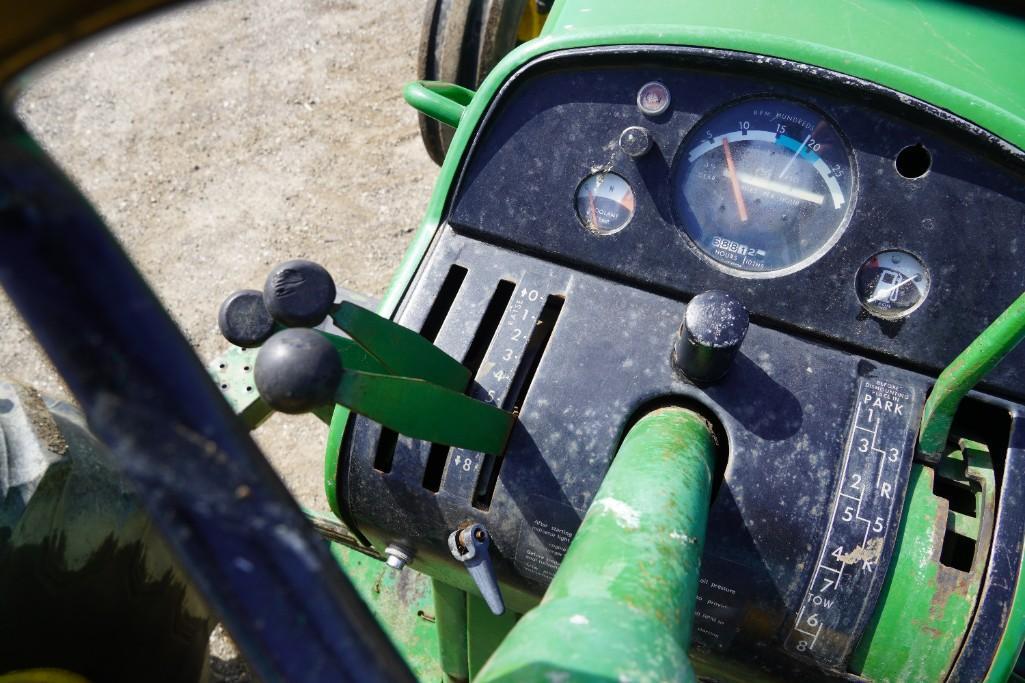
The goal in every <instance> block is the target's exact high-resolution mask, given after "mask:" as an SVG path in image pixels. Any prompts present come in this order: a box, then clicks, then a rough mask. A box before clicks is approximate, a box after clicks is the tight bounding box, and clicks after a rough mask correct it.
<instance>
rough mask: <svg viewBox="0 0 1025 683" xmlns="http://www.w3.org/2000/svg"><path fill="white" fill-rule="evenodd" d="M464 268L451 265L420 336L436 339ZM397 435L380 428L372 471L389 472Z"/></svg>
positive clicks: (450, 306)
mask: <svg viewBox="0 0 1025 683" xmlns="http://www.w3.org/2000/svg"><path fill="white" fill-rule="evenodd" d="M466 273H467V270H466V268H464V267H462V266H460V265H456V264H452V266H451V267H449V269H448V274H446V275H445V280H444V281H443V282H442V283H441V287H440V288H439V289H438V295H437V296H436V297H434V302H433V303H431V308H430V310H429V311H428V312H427V317H426V318H425V319H424V323H423V325H421V326H420V336H422V337H424V338H425V339H427V341H431V342H433V341H434V340H435V339H437V338H438V332H440V331H441V326H442V324H443V323H444V322H445V318H447V317H448V314H449V311H451V310H452V304H454V303H455V300H456V295H457V294H459V289H460V288H461V287H462V286H463V281H464V280H465V279H466ZM398 440H399V435H398V434H396V433H395V432H394V431H392V430H390V429H388V428H387V427H382V428H381V436H380V437H379V438H378V440H377V451H376V452H375V453H374V469H375V470H377V471H378V472H384V473H386V474H387V473H388V472H391V468H392V462H393V461H394V459H395V447H396V445H397V444H398ZM435 490H437V489H435Z"/></svg>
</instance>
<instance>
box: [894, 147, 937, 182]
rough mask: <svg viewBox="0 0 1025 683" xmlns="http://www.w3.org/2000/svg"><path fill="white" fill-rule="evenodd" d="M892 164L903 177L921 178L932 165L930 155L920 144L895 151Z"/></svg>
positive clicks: (910, 178)
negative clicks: (895, 155)
mask: <svg viewBox="0 0 1025 683" xmlns="http://www.w3.org/2000/svg"><path fill="white" fill-rule="evenodd" d="M894 166H896V167H897V173H899V174H901V176H903V177H904V178H908V179H909V180H914V179H915V178H921V177H922V176H924V175H925V174H926V173H928V172H929V167H930V166H932V155H931V154H929V150H927V149H926V148H925V147H924V146H923V145H922V144H916V145H909V146H907V147H905V148H904V149H902V150H901V151H900V152H898V153H897V158H896V159H895V160H894Z"/></svg>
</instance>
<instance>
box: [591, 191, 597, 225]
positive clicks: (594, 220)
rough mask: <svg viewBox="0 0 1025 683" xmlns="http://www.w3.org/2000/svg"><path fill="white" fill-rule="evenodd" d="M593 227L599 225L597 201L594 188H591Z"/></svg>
mask: <svg viewBox="0 0 1025 683" xmlns="http://www.w3.org/2000/svg"><path fill="white" fill-rule="evenodd" d="M591 227H592V228H597V227H598V206H597V204H596V203H595V197H594V190H591Z"/></svg>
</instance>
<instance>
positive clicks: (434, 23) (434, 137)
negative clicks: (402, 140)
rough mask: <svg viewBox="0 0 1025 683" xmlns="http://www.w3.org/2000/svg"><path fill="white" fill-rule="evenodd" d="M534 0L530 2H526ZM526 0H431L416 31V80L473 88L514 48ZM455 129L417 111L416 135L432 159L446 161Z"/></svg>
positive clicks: (440, 162)
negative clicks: (417, 127) (417, 35)
mask: <svg viewBox="0 0 1025 683" xmlns="http://www.w3.org/2000/svg"><path fill="white" fill-rule="evenodd" d="M529 1H533V0H529ZM527 2H528V0H429V1H428V3H427V14H426V16H425V17H424V25H423V32H422V33H421V35H420V50H419V55H418V60H417V78H418V79H419V80H424V81H445V82H447V83H455V84H457V85H461V86H463V87H464V88H468V89H470V90H476V89H477V88H478V87H479V86H480V84H481V83H482V82H483V81H484V78H485V77H486V76H487V75H488V74H489V73H491V69H493V68H494V66H495V65H496V64H497V63H498V61H499V60H500V59H502V57H504V56H505V55H506V54H507V53H508V52H509V51H510V50H512V49H513V48H514V47H516V31H517V29H518V28H519V25H520V18H521V17H522V16H523V12H524V9H525V8H526V6H527ZM453 132H454V131H453V129H452V128H450V127H449V126H446V125H444V124H442V123H441V122H439V121H435V120H434V119H432V118H430V117H429V116H426V115H425V114H420V137H421V138H422V139H423V143H424V148H425V149H426V150H427V154H428V155H429V156H430V157H431V159H432V160H433V161H434V163H436V164H438V165H439V166H440V165H441V164H442V162H444V161H445V154H446V153H447V152H448V147H449V144H451V142H452V134H453Z"/></svg>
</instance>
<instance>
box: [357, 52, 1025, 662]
mask: <svg viewBox="0 0 1025 683" xmlns="http://www.w3.org/2000/svg"><path fill="white" fill-rule="evenodd" d="M1021 163H1022V158H1021V156H1020V153H1019V152H1017V151H1016V150H1014V149H1012V148H1009V147H1007V146H1005V145H1002V144H1001V143H1000V142H999V141H998V140H996V139H995V138H994V137H993V136H991V135H989V134H987V133H986V132H985V131H983V130H981V129H978V128H976V127H974V126H972V125H971V124H969V123H967V122H965V121H963V120H960V119H956V118H955V117H953V116H951V115H950V114H948V113H945V112H942V111H939V110H936V109H935V108H932V107H930V106H929V105H927V104H925V103H922V102H919V101H917V100H913V99H910V98H908V97H905V96H902V95H898V94H897V93H894V92H891V91H889V90H887V89H885V88H882V87H880V86H877V85H873V84H871V83H868V82H864V81H858V80H856V79H852V78H850V77H846V76H841V75H838V74H835V73H832V72H827V71H823V70H820V69H814V68H810V67H807V66H805V65H800V64H794V63H789V62H785V61H782V60H774V59H768V58H764V57H756V56H753V55H750V54H739V53H730V52H722V51H715V50H704V49H686V48H655V47H644V48H640V47H637V48H609V49H582V50H571V51H567V52H563V53H556V54H553V55H550V56H547V57H543V58H541V59H539V60H536V61H534V62H532V63H530V64H528V65H527V66H525V67H524V68H522V69H521V70H520V71H519V72H517V73H516V74H515V75H514V76H513V77H512V78H510V79H509V80H508V81H507V82H506V83H505V85H504V86H503V88H502V89H501V91H500V92H499V94H498V96H497V97H496V98H495V100H494V102H492V103H491V105H490V109H489V112H488V114H487V115H486V117H485V118H484V120H483V122H482V124H481V126H480V128H479V130H478V131H477V132H476V135H475V137H474V139H473V141H472V144H471V145H470V146H469V147H468V150H467V152H466V154H465V157H464V159H463V161H462V166H461V170H460V172H459V175H458V176H457V178H458V180H457V184H456V186H455V189H454V191H453V193H452V195H451V196H450V198H449V202H448V205H447V209H446V214H445V221H444V223H443V225H442V226H441V228H440V229H439V230H438V232H437V234H436V235H435V238H434V241H433V243H432V245H431V247H430V249H429V250H428V252H427V255H426V257H425V259H424V261H423V263H422V265H421V267H420V269H419V271H418V273H417V275H416V277H415V278H414V280H413V281H412V283H411V285H410V287H409V288H408V290H407V291H406V294H405V295H404V297H403V299H402V301H401V303H400V306H399V308H398V311H397V313H396V315H395V319H396V320H397V321H398V322H400V323H401V324H402V325H404V326H406V327H408V328H412V329H414V330H417V331H419V332H420V333H421V334H422V335H423V336H425V337H426V338H427V339H429V340H430V341H432V342H433V343H434V344H436V345H437V346H438V347H440V348H441V349H443V350H444V351H446V352H447V353H448V354H449V355H451V356H452V357H453V358H456V359H458V360H460V361H462V362H463V364H464V365H465V366H466V367H467V368H468V369H469V370H470V371H471V372H472V373H473V375H474V378H475V379H474V381H473V382H472V385H471V389H470V394H471V395H472V396H473V397H474V398H477V399H480V400H482V401H486V402H490V403H493V404H495V405H497V406H499V407H502V408H504V409H506V410H509V411H512V412H514V413H516V414H517V415H518V423H517V425H516V426H515V428H514V430H513V433H512V436H511V438H510V441H509V443H508V446H507V448H506V450H505V452H504V453H503V454H501V455H497V456H496V455H488V454H484V453H481V452H473V451H471V450H467V449H458V448H450V447H448V446H444V445H439V444H432V443H428V442H425V441H419V440H416V439H411V438H408V437H405V436H402V435H399V434H396V433H395V432H394V431H391V430H389V429H387V428H384V427H382V426H381V425H380V424H378V423H376V422H374V421H372V420H370V419H367V418H364V417H359V416H353V418H352V419H350V420H349V423H348V427H347V429H346V432H345V436H344V440H343V443H342V447H341V448H342V453H343V457H342V458H341V459H340V462H341V463H344V464H343V465H342V467H340V470H339V472H338V501H339V505H340V508H341V510H342V512H343V515H344V517H346V518H347V521H348V523H349V524H350V525H351V526H352V527H353V528H355V529H358V530H359V532H360V533H361V534H363V535H364V536H365V537H366V538H367V539H369V540H370V541H372V542H373V543H374V545H377V546H380V547H384V546H386V545H389V544H397V545H399V546H401V547H404V548H408V549H409V550H410V551H411V552H413V553H415V554H416V557H417V558H418V561H420V562H421V563H422V565H423V566H431V565H434V566H437V567H443V566H444V565H446V564H447V565H449V566H451V564H452V561H451V557H449V556H448V553H447V547H446V538H447V537H448V535H449V532H450V531H451V530H452V529H455V528H458V527H460V525H465V524H466V523H467V522H470V521H472V522H479V523H481V524H484V525H485V526H486V527H487V529H488V530H489V532H490V534H491V543H492V546H491V547H492V551H491V552H492V559H493V560H494V565H495V569H496V572H497V575H498V579H499V582H500V583H501V585H502V586H503V588H504V590H505V591H506V599H507V602H508V603H509V604H510V605H511V606H512V607H513V609H515V610H517V611H520V610H522V609H526V608H527V607H529V606H530V605H531V604H532V603H533V601H536V599H537V598H539V597H540V596H541V595H542V594H543V592H544V589H545V587H546V586H547V585H548V582H549V581H550V580H551V578H552V576H553V575H554V572H555V570H556V569H557V568H558V566H559V563H560V560H561V559H562V557H563V555H564V553H565V552H566V549H567V548H568V546H569V544H570V541H571V540H572V539H573V536H574V533H575V531H576V529H577V527H578V526H579V524H580V522H581V520H582V518H583V516H584V514H585V513H586V512H587V510H588V508H589V507H590V506H591V505H592V503H594V497H595V493H596V491H597V490H598V487H599V485H600V484H601V482H602V479H603V477H604V476H605V473H606V471H607V470H608V468H609V466H610V463H611V461H612V459H613V457H614V456H615V454H616V451H617V447H618V445H619V443H620V440H621V439H622V437H623V435H624V434H625V433H626V432H627V430H628V429H629V427H630V425H631V423H632V421H633V420H635V419H636V417H637V416H638V415H640V414H641V413H643V412H644V411H645V410H646V409H648V408H650V407H654V406H659V405H670V404H685V405H689V406H697V407H699V409H700V410H701V411H703V412H704V413H705V414H706V415H707V416H708V418H709V419H710V421H711V422H712V423H714V424H715V425H716V433H717V436H718V442H719V450H720V462H721V464H722V468H721V471H720V472H719V473H718V475H717V477H718V481H719V484H718V489H717V494H716V495H715V497H714V499H713V503H712V507H711V510H710V516H709V523H708V536H707V539H708V540H707V542H706V545H705V551H704V555H703V559H702V564H701V575H702V579H701V584H700V588H699V594H698V610H697V615H696V622H695V633H694V639H695V641H696V643H697V646H698V648H699V649H702V650H704V651H706V652H708V653H712V654H711V655H710V656H717V655H719V654H724V653H726V655H727V656H728V657H729V658H731V659H734V660H741V661H744V660H746V661H749V662H752V663H755V664H757V665H758V666H759V667H760V668H762V669H763V670H768V671H774V672H776V673H777V674H778V675H780V676H782V677H784V678H789V679H791V680H794V679H797V678H800V677H801V676H802V675H803V674H802V672H804V671H806V669H807V667H814V668H815V669H816V670H819V671H827V672H831V673H832V674H835V675H837V676H843V675H846V673H847V672H854V673H858V672H859V671H861V670H862V668H863V667H865V666H871V662H869V664H868V665H866V664H865V662H866V659H868V658H869V654H866V652H864V651H860V650H857V647H858V643H859V640H860V639H861V638H862V636H863V635H864V634H865V633H866V630H867V629H874V628H877V627H878V620H880V619H884V620H885V618H886V617H885V615H884V616H880V615H879V614H877V613H876V608H877V605H878V604H879V596H880V593H881V591H883V588H884V584H885V583H886V581H890V582H894V581H896V582H898V583H899V582H900V581H908V580H913V579H910V578H909V576H908V575H901V574H899V573H896V574H895V572H894V570H891V571H889V572H888V571H887V567H889V566H890V564H891V561H892V560H893V558H894V557H895V554H894V546H895V543H897V542H898V538H899V536H900V529H901V517H902V511H903V510H904V509H905V505H910V504H911V503H912V502H914V501H911V500H909V496H910V495H919V496H925V497H926V498H927V499H928V500H930V501H932V500H939V501H941V503H940V504H938V505H936V506H934V509H933V512H934V515H935V520H936V529H938V531H936V533H938V534H939V536H938V538H937V539H936V541H935V543H934V545H935V548H934V550H935V553H934V554H935V557H933V558H931V561H932V562H933V564H934V565H935V566H936V567H937V571H939V572H940V573H941V574H943V575H944V576H946V577H947V578H948V579H949V580H950V581H955V582H959V583H958V585H959V586H960V588H959V589H958V590H959V591H961V593H960V594H959V596H960V597H959V599H964V600H965V601H967V602H971V603H972V604H975V603H974V601H975V600H976V598H977V597H978V593H979V587H980V585H981V584H982V582H983V580H984V579H985V581H986V583H987V584H989V582H992V581H993V580H994V578H995V577H994V576H993V575H992V572H994V571H997V570H996V569H995V568H994V567H993V565H992V564H989V565H987V557H988V552H989V546H990V544H991V543H992V545H993V546H994V547H995V546H996V545H997V544H998V542H1000V539H1004V540H1007V539H1015V538H1017V539H1020V538H1021V537H1022V534H1023V533H1025V528H1023V527H1022V524H1025V516H1019V517H1017V518H1013V517H1011V516H1009V515H1005V516H1004V517H1002V518H1001V520H995V517H994V515H995V512H994V511H995V509H996V501H997V493H998V491H999V490H1000V488H1001V487H1003V489H1004V490H1007V487H1008V486H1010V485H1011V482H1010V480H1011V479H1013V478H1019V477H1021V476H1022V474H1023V472H1021V471H1018V470H1014V471H1012V470H1011V469H1010V468H1004V466H1003V464H1002V463H1003V462H1004V453H1005V452H1006V451H1007V448H1008V443H1009V442H1010V441H1013V440H1015V439H1020V438H1021V436H1022V432H1023V430H1025V422H1023V420H1022V419H1020V418H1019V417H1018V415H1019V414H1020V413H1021V412H1022V410H1023V409H1022V407H1021V406H1020V405H1019V404H1018V402H1019V401H1022V400H1023V399H1025V389H1023V387H1025V349H1018V351H1017V352H1015V353H1013V354H1012V355H1011V356H1010V357H1009V358H1008V359H1007V360H1006V362H1004V363H1003V364H1002V365H1001V366H1000V367H998V368H997V369H996V370H995V371H993V372H992V373H991V374H990V375H989V376H988V378H987V381H986V384H985V385H984V386H983V387H982V393H977V394H973V395H972V398H971V399H970V400H969V401H968V402H967V404H966V407H965V408H963V409H962V413H963V414H967V413H966V411H967V412H970V413H971V414H972V415H973V416H975V417H980V416H981V417H983V418H985V419H979V420H961V421H960V422H958V423H957V424H955V431H956V430H957V429H963V430H965V431H963V433H961V436H964V437H966V438H970V439H972V440H973V443H976V444H978V443H981V444H984V446H982V447H980V448H982V450H986V451H988V453H987V454H985V455H979V452H976V451H973V450H971V449H969V448H968V447H966V450H965V451H964V453H965V455H964V456H963V457H964V462H965V463H967V464H968V465H969V466H968V467H967V469H963V470H961V471H960V472H958V473H944V472H938V471H937V472H935V473H934V472H933V470H931V469H929V468H924V469H923V468H922V466H921V465H917V464H916V465H914V466H913V464H912V460H913V456H914V452H915V444H916V440H917V436H918V434H917V428H918V425H919V423H920V421H921V414H922V405H923V402H924V399H925V396H926V395H927V394H928V392H929V390H930V387H931V385H932V383H933V381H934V377H935V375H936V374H937V373H939V371H940V370H942V369H943V368H944V367H945V366H946V364H947V363H949V362H950V360H951V359H952V358H954V357H955V356H956V355H957V354H958V353H959V352H960V351H961V350H962V349H963V348H964V347H965V346H966V345H967V344H968V343H969V342H971V341H972V340H973V339H974V338H975V337H976V336H977V335H978V334H979V333H980V332H981V331H982V330H983V329H984V328H985V327H986V325H987V324H988V323H989V322H990V321H992V320H993V318H995V317H996V316H997V315H999V314H1000V313H1001V312H1002V311H1003V310H1004V309H1005V308H1006V307H1007V306H1008V304H1009V303H1010V302H1011V301H1013V300H1014V299H1015V297H1016V296H1017V295H1018V294H1019V293H1020V292H1021V291H1023V290H1025V268H1022V267H1021V265H1020V264H1021V253H1020V251H1021V249H1022V248H1025V245H1023V244H1022V234H1023V233H1022V229H1023V227H1025V183H1023V182H1022V170H1021V169H1022V166H1021ZM715 291H721V292H726V293H727V294H728V295H729V297H730V298H731V300H733V301H739V302H740V303H741V304H743V306H744V307H745V308H746V310H747V312H748V313H749V315H750V326H749V328H748V329H747V334H746V338H745V337H744V333H743V331H741V332H740V334H739V340H742V343H741V341H738V340H737V339H734V340H733V346H734V347H739V353H737V355H736V356H735V357H734V356H732V355H730V354H725V356H723V357H724V358H725V365H724V366H723V368H728V372H726V374H725V376H723V377H721V378H719V377H717V376H716V373H714V372H712V373H710V374H704V375H703V374H702V372H703V371H702V370H701V369H700V368H698V369H697V370H694V369H688V367H687V364H686V363H685V362H684V360H683V359H682V358H681V351H680V345H681V335H686V334H687V333H686V332H685V331H681V324H682V323H683V321H684V319H685V316H688V317H687V319H688V320H690V317H689V314H688V309H689V308H693V307H695V306H696V303H697V299H696V298H695V297H697V296H698V295H702V293H707V292H715ZM722 322H723V321H720V323H722ZM736 350H737V348H733V349H732V350H731V353H732V352H735V351H736ZM709 353H712V354H713V355H715V354H716V353H718V351H716V349H712V350H711V351H709ZM719 355H723V354H719ZM720 360H722V359H720ZM699 365H700V363H699ZM720 374H721V373H720ZM969 422H970V423H971V424H986V425H987V429H986V431H985V433H978V432H977V431H972V430H970V429H967V428H965V427H964V425H965V424H968V423H969ZM1012 433H1014V434H1017V437H1015V436H1013V435H1012ZM972 448H974V446H973V447H972ZM969 451H971V453H973V455H971V456H969ZM980 452H981V451H980ZM976 458H978V459H976ZM969 459H971V463H968V461H969ZM976 466H978V467H979V468H982V469H986V468H993V469H989V470H987V471H989V472H990V474H991V475H992V473H993V472H995V473H996V479H995V480H994V479H993V478H990V479H986V477H984V476H982V475H978V474H977V472H978V471H981V470H976V469H973V468H974V467H976ZM920 479H921V480H922V481H923V484H922V487H924V488H923V489H922V490H923V491H924V493H922V492H920V493H918V494H907V492H908V491H912V492H913V491H915V490H916V489H915V482H918V481H919V480H920ZM926 480H928V482H930V483H931V484H932V486H931V487H927V486H926V484H925V483H924V482H925V481H926ZM1020 485H1021V482H1020V480H1019V482H1018V483H1017V484H1014V486H1017V487H1020ZM934 492H935V493H934ZM906 494H907V495H906ZM926 498H921V499H920V500H925V499H926ZM1015 500H1017V499H1015ZM966 501H967V502H966ZM1002 504H1005V505H1006V506H1010V507H1013V506H1014V505H1020V504H1021V503H1020V502H1015V501H1012V500H1011V499H1010V498H1008V499H1007V500H1006V501H1005V502H1004V503H1002ZM1010 507H1008V509H1010ZM621 513H622V514H621V522H622V526H623V528H624V529H625V530H627V531H628V530H629V528H630V526H631V524H632V523H633V522H632V520H631V517H630V511H629V510H628V509H624V510H622V511H621ZM955 514H956V515H961V516H963V519H970V520H971V523H970V524H968V525H965V524H964V523H963V519H962V517H958V518H957V519H959V520H962V523H961V524H960V526H958V531H953V530H952V529H953V526H954V524H953V522H950V527H951V530H950V531H945V529H947V527H948V519H947V518H948V516H950V518H951V519H953V516H955ZM968 528H971V531H966V529H968ZM930 533H932V532H930ZM994 539H995V540H994ZM680 542H685V539H681V540H680ZM653 552H655V551H654V550H653ZM437 571H441V572H445V571H446V570H444V569H438V570H437ZM987 571H988V572H990V574H989V575H987V574H986V572H987ZM446 576H447V578H446V580H451V581H453V582H456V583H458V582H459V581H460V579H459V574H458V573H450V574H446ZM462 581H463V583H465V584H466V585H467V587H469V585H470V584H469V583H468V582H467V581H466V579H465V577H464V578H463V579H462ZM1008 599H1009V597H1008V596H1006V595H1005V596H1003V597H1002V598H1001V597H1000V595H999V591H993V590H991V591H989V592H988V593H987V594H986V597H985V598H984V600H983V601H982V602H981V603H979V610H981V611H980V612H979V614H980V615H985V614H986V613H987V611H986V610H990V611H992V610H998V609H999V605H1000V604H1003V603H1001V600H1008ZM965 628H967V626H966V627H965ZM976 647H977V648H978V649H979V654H978V657H979V658H983V659H984V658H985V656H986V655H985V654H984V650H985V648H983V647H981V646H978V644H976ZM969 654H970V652H969ZM952 656H953V655H952ZM964 661H965V662H969V663H970V662H971V657H968V658H965V659H964ZM964 666H968V664H964Z"/></svg>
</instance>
